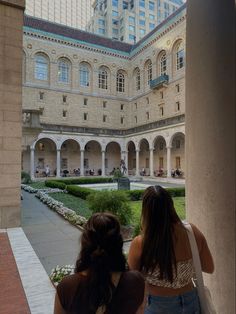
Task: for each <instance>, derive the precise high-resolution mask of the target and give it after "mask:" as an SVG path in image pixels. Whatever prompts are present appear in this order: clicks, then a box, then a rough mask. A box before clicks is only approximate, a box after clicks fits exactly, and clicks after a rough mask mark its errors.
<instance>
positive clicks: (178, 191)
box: [166, 188, 185, 197]
mask: <svg viewBox="0 0 236 314" xmlns="http://www.w3.org/2000/svg"><path fill="white" fill-rule="evenodd" d="M166 190H167V191H168V192H169V193H170V195H171V196H172V197H179V196H185V188H167V189H166Z"/></svg>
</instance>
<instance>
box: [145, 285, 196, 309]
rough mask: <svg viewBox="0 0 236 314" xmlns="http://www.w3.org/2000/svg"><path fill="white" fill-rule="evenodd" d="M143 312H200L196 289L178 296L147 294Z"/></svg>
mask: <svg viewBox="0 0 236 314" xmlns="http://www.w3.org/2000/svg"><path fill="white" fill-rule="evenodd" d="M144 313H145V314H201V310H200V304H199V299H198V295H197V290H196V289H193V290H191V291H189V292H186V293H184V294H181V295H178V296H173V297H172V296H171V297H159V296H153V295H149V296H148V304H147V306H146V309H145V312H144Z"/></svg>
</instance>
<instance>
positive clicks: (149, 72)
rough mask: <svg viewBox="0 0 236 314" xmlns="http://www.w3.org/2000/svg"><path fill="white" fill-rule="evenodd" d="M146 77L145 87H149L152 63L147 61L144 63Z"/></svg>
mask: <svg viewBox="0 0 236 314" xmlns="http://www.w3.org/2000/svg"><path fill="white" fill-rule="evenodd" d="M146 77H147V85H150V82H151V80H152V61H151V60H148V61H147V62H146Z"/></svg>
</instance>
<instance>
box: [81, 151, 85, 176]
mask: <svg viewBox="0 0 236 314" xmlns="http://www.w3.org/2000/svg"><path fill="white" fill-rule="evenodd" d="M80 175H81V176H84V149H81V151H80Z"/></svg>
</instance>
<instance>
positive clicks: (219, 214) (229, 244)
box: [186, 0, 236, 314]
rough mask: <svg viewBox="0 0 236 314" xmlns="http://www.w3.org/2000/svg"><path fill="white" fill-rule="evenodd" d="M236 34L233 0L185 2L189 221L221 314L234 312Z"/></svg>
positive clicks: (194, 0) (218, 311)
mask: <svg viewBox="0 0 236 314" xmlns="http://www.w3.org/2000/svg"><path fill="white" fill-rule="evenodd" d="M199 21H200V22H199ZM234 31H235V1H234V0H228V1H222V0H197V1H196V0H188V1H187V47H186V51H187V60H186V65H187V68H186V92H187V93H186V158H187V169H186V174H187V177H186V193H187V219H188V220H190V221H191V222H193V223H196V225H197V226H199V228H200V229H201V230H202V232H203V233H204V234H205V236H206V238H207V241H208V244H209V247H210V249H211V251H212V254H213V257H214V261H215V272H214V274H213V275H207V276H206V282H207V283H208V285H209V287H210V289H211V291H212V294H213V299H214V303H215V304H216V308H217V313H219V314H229V313H232V314H233V313H235V285H236V283H235V163H236V161H235V86H236V85H235V73H234V71H235V32H234Z"/></svg>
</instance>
